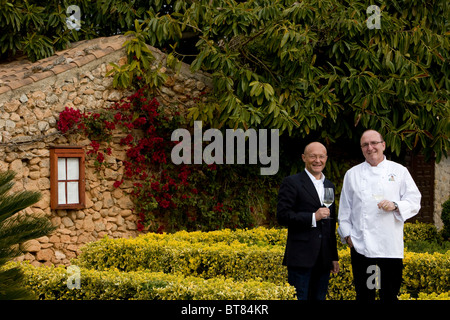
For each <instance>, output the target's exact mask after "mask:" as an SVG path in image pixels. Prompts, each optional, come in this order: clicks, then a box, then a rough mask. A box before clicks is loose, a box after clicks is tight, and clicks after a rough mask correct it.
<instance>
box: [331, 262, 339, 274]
mask: <svg viewBox="0 0 450 320" xmlns="http://www.w3.org/2000/svg"><path fill="white" fill-rule="evenodd" d="M331 272H332V273H334V274H337V273H338V272H339V261H333V267H332V268H331Z"/></svg>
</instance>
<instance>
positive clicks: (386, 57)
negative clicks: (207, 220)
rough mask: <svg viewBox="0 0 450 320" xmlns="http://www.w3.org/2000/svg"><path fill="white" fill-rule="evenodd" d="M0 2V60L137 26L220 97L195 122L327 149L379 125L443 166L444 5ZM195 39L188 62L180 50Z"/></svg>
mask: <svg viewBox="0 0 450 320" xmlns="http://www.w3.org/2000/svg"><path fill="white" fill-rule="evenodd" d="M69 5H76V6H78V8H79V9H80V10H79V11H80V16H81V23H80V29H79V30H78V31H77V30H76V29H70V28H68V26H67V23H66V17H67V8H68V7H69ZM371 5H375V6H376V7H372V9H371V10H368V8H369V6H371ZM0 6H1V7H2V10H0V12H1V13H0V27H1V29H2V35H0V44H1V47H2V54H3V57H6V56H8V55H13V54H15V53H17V52H18V51H20V50H22V51H24V52H25V53H26V54H27V55H28V56H29V57H30V58H32V59H39V58H41V57H43V56H45V55H48V54H51V53H52V52H53V50H55V49H59V48H62V47H64V46H65V45H67V44H68V43H69V42H70V41H75V40H78V39H86V38H93V37H99V36H108V35H112V34H117V33H125V32H126V31H128V30H135V29H138V28H136V27H135V21H137V22H138V24H139V34H140V36H142V35H143V37H144V39H145V42H146V43H148V44H150V45H152V46H156V47H159V48H164V49H165V50H166V51H167V52H168V53H170V55H169V58H168V60H167V61H168V62H171V63H173V64H172V65H176V63H175V62H176V61H177V59H180V60H183V59H184V60H185V61H188V62H191V69H192V70H193V71H196V70H205V71H207V72H210V73H211V74H212V76H213V83H214V91H213V92H214V99H211V100H210V101H211V102H210V103H206V104H199V105H198V106H197V107H195V108H192V109H191V110H190V111H191V113H190V114H191V116H192V117H193V119H194V120H203V121H205V122H208V123H209V124H210V125H211V126H213V127H222V126H226V127H242V128H248V127H252V128H257V127H261V128H263V127H264V128H276V129H280V131H281V132H282V133H285V134H288V135H290V136H299V137H306V136H308V135H309V134H311V133H315V134H318V135H320V136H321V138H322V139H324V140H326V141H330V142H335V141H339V139H349V138H350V139H351V138H354V137H355V134H356V133H357V136H358V137H359V133H360V132H361V131H362V130H364V129H367V128H372V129H376V130H379V131H380V132H381V133H382V134H383V135H384V137H385V140H386V142H387V145H388V147H389V148H390V150H391V151H392V152H394V153H396V154H399V153H400V152H401V150H404V149H406V148H408V149H421V150H422V151H423V152H424V153H425V155H427V156H428V157H432V156H436V161H440V159H441V157H442V156H443V155H445V156H447V150H448V148H449V132H450V122H449V119H450V106H449V101H448V98H449V92H450V82H449V81H450V80H449V79H450V72H449V65H450V64H449V57H450V53H449V52H450V50H449V49H450V45H449V34H450V33H449V32H448V31H447V30H448V27H449V22H448V21H449V12H450V10H449V4H448V2H447V1H445V0H411V1H395V0H390V1H378V0H376V1H354V0H323V1H317V0H303V1H294V0H250V1H235V0H173V1H171V0H166V1H163V0H155V1H152V2H150V3H149V2H148V1H139V0H136V1H121V0H104V1H88V0H77V1H49V2H48V4H47V6H46V7H45V8H44V7H41V6H40V5H39V4H38V1H31V0H30V1H24V0H23V1H13V0H0ZM377 8H378V9H377ZM377 10H379V11H377ZM378 12H379V16H377V13H378ZM69 13H70V14H73V16H74V17H75V16H76V13H75V12H74V11H71V12H69ZM377 23H378V24H377ZM17 35H19V39H20V41H17ZM189 43H190V44H194V43H195V46H193V45H191V47H192V48H193V50H192V52H189V53H190V55H192V57H191V56H190V55H186V54H185V53H186V52H187V50H186V44H189ZM174 58H176V59H174Z"/></svg>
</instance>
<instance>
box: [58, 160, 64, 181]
mask: <svg viewBox="0 0 450 320" xmlns="http://www.w3.org/2000/svg"><path fill="white" fill-rule="evenodd" d="M58 180H66V158H58Z"/></svg>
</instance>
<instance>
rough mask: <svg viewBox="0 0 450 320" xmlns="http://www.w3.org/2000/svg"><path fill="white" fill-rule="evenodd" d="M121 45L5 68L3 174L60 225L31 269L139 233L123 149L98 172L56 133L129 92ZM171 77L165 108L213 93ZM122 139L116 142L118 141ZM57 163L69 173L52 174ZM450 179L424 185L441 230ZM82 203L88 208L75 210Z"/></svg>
mask: <svg viewBox="0 0 450 320" xmlns="http://www.w3.org/2000/svg"><path fill="white" fill-rule="evenodd" d="M124 42H125V37H123V36H113V37H108V38H98V39H94V40H89V41H81V42H78V43H75V44H73V45H72V46H71V48H69V49H67V50H64V51H61V52H57V53H56V54H55V55H53V56H52V57H49V58H47V59H42V60H39V61H37V62H35V63H31V62H29V61H28V60H25V59H19V60H16V61H13V62H10V63H4V64H1V65H0V171H6V170H13V171H15V172H16V173H17V176H16V178H15V181H16V183H15V186H14V190H13V191H21V190H36V191H40V192H41V193H42V195H43V197H42V200H41V201H39V202H38V203H37V204H35V205H33V206H31V207H30V208H27V209H26V210H25V212H26V213H27V214H36V215H45V216H47V217H49V219H50V220H51V221H52V222H53V224H54V225H55V226H57V230H56V231H54V232H53V233H52V234H51V235H49V236H46V237H42V238H39V239H36V240H31V241H29V242H28V243H27V244H26V250H27V251H28V253H27V254H26V255H25V256H23V257H22V259H27V260H30V261H31V263H32V264H35V265H39V264H42V263H43V264H69V260H70V259H71V258H74V257H75V256H76V255H77V254H78V253H79V250H80V247H81V246H82V245H83V244H85V243H88V242H91V241H95V240H98V239H100V238H102V237H104V236H109V237H112V238H119V237H134V236H136V235H137V234H138V232H137V228H136V219H137V218H136V216H135V215H134V214H133V212H132V209H133V203H132V201H131V200H130V197H129V193H130V191H131V190H132V183H131V182H129V183H123V184H122V185H121V186H120V187H119V188H115V187H114V186H113V184H114V182H115V181H117V180H120V179H121V177H122V175H123V166H122V162H123V161H124V160H125V158H126V154H125V151H124V149H123V148H122V147H120V145H119V144H118V143H117V144H115V145H114V147H113V150H112V154H111V155H110V156H106V161H107V163H108V168H106V169H104V170H103V171H102V172H100V173H99V172H97V171H96V168H95V166H94V160H90V159H89V158H88V157H84V155H85V153H86V151H87V149H88V148H89V145H90V142H91V141H89V140H88V139H86V138H85V137H84V136H82V135H77V134H70V135H62V134H61V133H60V132H59V131H58V130H57V128H56V124H57V120H58V117H59V113H60V112H61V111H63V110H64V108H65V107H72V108H77V109H79V110H81V111H88V110H95V109H101V108H105V107H107V106H109V105H110V104H111V103H115V102H117V101H119V100H120V99H121V98H123V97H125V96H127V95H128V94H129V93H128V92H123V91H120V90H116V89H114V88H113V87H112V81H113V79H112V77H106V73H107V72H108V70H110V68H111V67H110V65H109V64H110V63H111V62H114V63H117V64H119V65H120V64H124V63H126V54H125V49H124V47H123V43H124ZM151 49H152V51H153V53H154V55H155V57H156V60H157V62H158V61H161V60H163V59H164V58H165V56H164V54H163V53H162V52H160V51H159V50H157V49H154V48H151ZM167 74H168V75H169V77H168V80H167V82H166V84H165V85H164V86H163V87H162V88H161V92H162V96H161V97H159V98H160V99H163V100H164V103H181V104H183V105H187V106H188V107H189V103H193V102H191V99H188V98H187V97H188V96H190V97H200V96H201V92H202V91H204V90H208V88H210V87H211V81H210V78H209V77H208V75H207V74H203V73H201V72H199V73H196V74H191V73H190V72H189V68H188V66H187V65H184V64H183V66H182V68H181V71H180V72H179V73H177V74H174V73H171V72H170V70H167ZM119 138H120V136H117V137H115V139H116V141H118V139H119ZM113 141H114V138H113ZM74 159H75V160H74ZM76 159H78V160H76ZM52 161H53V162H52ZM51 163H53V166H52V165H51ZM80 163H81V164H84V165H80ZM55 165H61V168H64V169H61V170H59V169H58V170H56V171H52V170H51V168H52V167H53V168H54V167H55ZM62 166H64V167H62ZM58 168H60V167H58ZM74 168H75V169H74ZM77 168H78V169H77ZM81 169H84V172H81ZM78 170H80V171H78ZM427 170H428V169H427ZM427 170H425V171H426V172H427V174H428V173H429V171H430V170H428V171H427ZM417 172H419V171H417ZM55 175H63V176H64V177H65V178H64V179H62V181H63V182H61V181H59V180H61V179H59V178H58V179H59V180H58V181H56V180H55ZM69 175H72V177H71V178H70V179H69ZM82 175H83V176H82ZM428 175H429V174H428ZM449 177H450V158H447V159H443V160H442V161H441V163H440V164H438V165H436V166H435V167H434V164H432V178H430V179H431V181H432V182H431V183H430V184H429V185H428V186H427V185H425V186H424V188H428V189H429V190H431V191H430V193H431V194H432V195H433V198H432V200H430V201H431V202H432V203H431V204H430V205H429V207H430V206H431V207H432V209H431V211H432V213H431V217H432V218H431V221H430V222H432V221H433V222H434V223H435V224H436V225H437V226H438V227H441V226H442V222H441V220H440V212H441V210H442V208H441V205H442V203H443V202H444V201H445V200H447V199H448V198H449V196H450V188H449V186H450V184H449ZM76 179H78V180H76ZM55 181H56V182H55ZM81 182H84V189H83V190H82V192H81V191H80V190H81V189H78V190H79V192H78V193H76V198H75V199H69V197H68V196H67V193H66V194H64V192H62V193H61V194H60V195H59V199H62V198H64V201H65V202H64V203H62V204H61V203H54V199H52V197H53V198H54V196H53V195H52V194H51V185H52V183H60V184H61V185H62V186H63V187H64V188H66V190H67V188H73V187H74V186H75V188H76V187H77V186H78V185H77V183H81ZM53 189H54V188H53ZM81 197H83V198H84V199H83V200H84V201H83V202H84V205H83V206H81V207H78V206H77V201H80V199H81ZM433 203H434V206H433ZM433 214H434V217H433Z"/></svg>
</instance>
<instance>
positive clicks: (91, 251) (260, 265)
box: [74, 224, 450, 300]
mask: <svg viewBox="0 0 450 320" xmlns="http://www.w3.org/2000/svg"><path fill="white" fill-rule="evenodd" d="M416 229H420V226H419V224H415V225H413V227H412V228H411V230H415V233H412V232H411V233H410V236H411V237H414V236H415V235H423V236H425V237H428V238H430V237H432V235H433V234H434V233H433V232H432V231H429V230H432V229H428V227H426V229H425V231H417V230H416ZM427 230H428V231H427ZM246 232H247V233H248V234H246ZM189 235H192V236H189ZM284 236H285V230H283V229H264V228H257V229H254V230H249V231H244V230H238V231H230V230H222V231H214V232H208V233H206V232H193V233H188V232H177V233H175V234H162V235H157V234H147V235H143V236H140V237H137V238H135V239H116V240H113V239H108V238H104V239H102V240H100V241H97V242H93V243H90V244H88V245H86V246H85V247H84V248H83V250H82V254H81V255H80V257H79V259H78V260H77V261H74V263H76V264H78V265H80V266H83V267H85V268H93V269H97V270H109V269H118V270H122V271H126V272H132V271H138V270H147V271H151V272H164V273H176V274H181V275H184V276H188V275H190V276H197V277H201V278H205V279H211V278H216V277H225V278H233V279H235V280H236V281H245V280H248V279H260V280H263V281H268V282H272V283H275V284H284V283H286V281H287V270H286V267H285V266H282V265H281V261H282V257H283V253H284V240H283V237H284ZM258 239H259V240H258ZM267 239H269V240H270V243H269V242H267V241H268V240H267ZM339 258H340V267H341V272H340V273H339V274H338V275H332V276H331V279H330V287H329V293H328V298H329V299H333V300H340V299H354V297H355V293H354V288H353V284H352V281H353V276H352V272H351V260H350V251H349V249H348V248H345V249H342V250H339ZM449 259H450V252H446V253H433V254H429V253H414V252H407V251H405V259H404V272H403V279H404V281H403V286H402V293H410V294H412V295H413V296H417V294H418V293H419V292H426V293H432V292H435V293H442V292H447V291H450V286H449V283H450V281H449V280H450V279H449V274H448V271H447V270H449V269H450V260H449Z"/></svg>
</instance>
